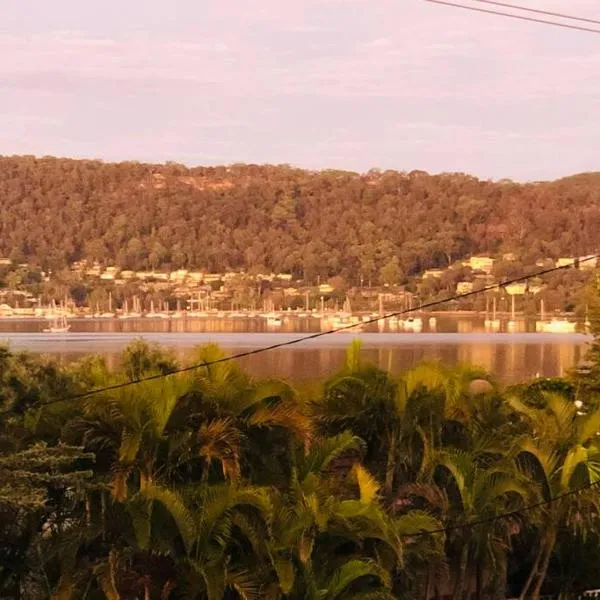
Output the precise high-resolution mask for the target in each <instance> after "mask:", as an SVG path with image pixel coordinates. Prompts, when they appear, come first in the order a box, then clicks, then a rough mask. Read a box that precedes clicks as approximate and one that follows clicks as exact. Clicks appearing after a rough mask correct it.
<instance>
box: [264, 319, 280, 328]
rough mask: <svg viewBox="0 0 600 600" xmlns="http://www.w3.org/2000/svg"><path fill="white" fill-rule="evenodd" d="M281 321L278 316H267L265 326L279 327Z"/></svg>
mask: <svg viewBox="0 0 600 600" xmlns="http://www.w3.org/2000/svg"><path fill="white" fill-rule="evenodd" d="M282 323H283V321H282V320H281V319H280V318H279V317H267V327H281V324H282Z"/></svg>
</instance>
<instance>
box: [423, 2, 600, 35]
mask: <svg viewBox="0 0 600 600" xmlns="http://www.w3.org/2000/svg"><path fill="white" fill-rule="evenodd" d="M425 2H430V3H432V4H442V5H444V6H452V7H454V8H462V9H464V10H472V11H475V12H479V13H486V14H489V15H496V16H501V17H508V18H510V19H519V20H521V21H529V22H531V23H542V24H544V25H552V26H554V27H563V28H564V29H575V30H577V31H586V32H588V33H599V34H600V29H592V28H590V27H582V26H580V25H570V24H568V23H559V22H557V21H548V20H545V19H536V18H535V17H525V16H523V15H516V14H514V13H507V12H502V11H498V10H491V9H487V8H477V7H476V6H467V5H466V4H458V3H454V2H447V1H446V0H425Z"/></svg>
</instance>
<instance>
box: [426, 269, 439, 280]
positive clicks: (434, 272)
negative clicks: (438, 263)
mask: <svg viewBox="0 0 600 600" xmlns="http://www.w3.org/2000/svg"><path fill="white" fill-rule="evenodd" d="M443 274H444V270H443V269H427V271H425V272H424V273H423V279H426V278H427V277H435V278H436V279H439V278H440V277H441V276H442V275H443Z"/></svg>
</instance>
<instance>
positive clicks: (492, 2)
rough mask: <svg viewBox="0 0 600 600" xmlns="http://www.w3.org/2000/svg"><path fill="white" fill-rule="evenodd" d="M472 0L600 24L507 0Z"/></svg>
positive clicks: (596, 21)
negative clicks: (510, 2) (501, 0)
mask: <svg viewBox="0 0 600 600" xmlns="http://www.w3.org/2000/svg"><path fill="white" fill-rule="evenodd" d="M471 2H480V3H481V4H494V5H495V6H504V7H505V8H514V9H515V10H523V11H525V12H531V13H536V14H538V15H548V16H549V17H558V18H560V19H571V20H572V21H583V22H584V23H594V24H595V25H600V21H598V20H596V19H586V18H585V17H574V16H573V15H565V14H562V13H555V12H550V11H548V10H540V9H538V8H529V7H527V6H520V5H518V4H507V3H506V2H498V1H497V0H471Z"/></svg>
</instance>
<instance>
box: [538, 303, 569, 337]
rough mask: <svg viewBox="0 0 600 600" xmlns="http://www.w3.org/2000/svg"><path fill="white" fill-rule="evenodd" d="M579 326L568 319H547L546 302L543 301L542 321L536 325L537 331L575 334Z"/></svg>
mask: <svg viewBox="0 0 600 600" xmlns="http://www.w3.org/2000/svg"><path fill="white" fill-rule="evenodd" d="M576 326H577V324H576V323H574V322H573V321H568V320H567V319H546V318H545V315H544V301H543V300H542V301H541V306H540V320H539V321H536V323H535V330H536V331H537V332H540V333H575V328H576Z"/></svg>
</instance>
